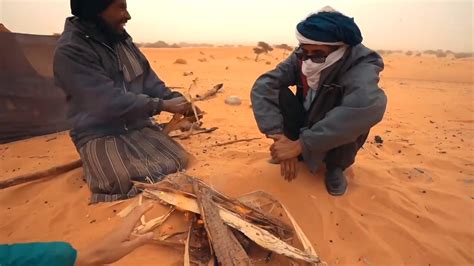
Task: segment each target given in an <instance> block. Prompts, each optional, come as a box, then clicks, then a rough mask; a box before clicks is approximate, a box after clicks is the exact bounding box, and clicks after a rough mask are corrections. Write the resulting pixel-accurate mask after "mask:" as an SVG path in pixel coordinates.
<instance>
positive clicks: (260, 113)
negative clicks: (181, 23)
mask: <svg viewBox="0 0 474 266" xmlns="http://www.w3.org/2000/svg"><path fill="white" fill-rule="evenodd" d="M383 67H384V64H383V60H382V58H381V57H380V56H379V55H378V54H377V53H376V52H374V51H372V50H370V49H368V48H367V47H365V46H364V45H362V44H359V45H356V46H354V47H351V48H349V50H348V51H347V52H346V54H345V55H344V57H343V58H342V59H341V60H340V61H339V62H338V63H336V64H335V65H333V66H331V67H329V68H327V69H325V70H323V72H322V73H321V79H320V80H321V84H320V87H319V89H318V92H317V94H316V99H315V101H314V102H313V104H312V105H311V108H310V109H309V110H308V118H307V120H308V121H307V124H306V126H305V127H304V128H302V129H301V131H300V140H301V142H302V144H303V158H304V161H305V163H306V164H307V165H308V167H309V168H310V170H312V171H316V170H317V169H318V166H319V162H321V161H322V160H323V159H324V156H325V154H326V153H327V152H328V151H329V150H331V149H333V148H336V147H339V146H341V145H344V144H347V143H351V142H354V141H355V140H356V139H357V138H358V137H359V136H360V135H362V134H364V133H367V132H368V131H369V130H370V128H371V127H373V126H374V125H375V124H377V123H378V122H380V121H381V120H382V118H383V115H384V113H385V108H386V105H387V97H386V95H385V93H384V92H383V90H382V89H380V87H379V85H378V82H379V80H380V78H379V73H380V72H381V71H382V70H383ZM301 75H302V74H301V62H300V61H299V60H298V58H297V57H296V55H295V54H294V53H293V54H291V55H290V56H289V57H288V58H287V59H286V60H285V61H283V62H281V63H280V64H279V65H278V66H277V67H276V68H275V69H274V70H271V71H269V72H267V73H265V74H263V75H262V76H260V77H259V78H258V79H257V81H256V82H255V84H254V86H253V88H252V92H251V100H252V107H253V111H254V115H255V119H256V120H257V124H258V127H259V129H260V131H261V132H262V133H264V134H267V135H271V134H277V133H282V132H283V117H282V115H281V113H280V109H279V107H278V105H279V101H278V95H279V90H280V89H282V88H288V87H289V86H293V85H296V86H297V91H298V93H297V96H298V97H299V98H300V101H303V99H302V93H301V92H302V90H303V86H304V84H302V78H301ZM328 94H332V95H335V94H337V95H340V96H338V98H340V99H338V103H336V104H335V106H331V108H329V109H328V108H325V107H324V106H325V105H328V104H327V101H326V99H324V97H319V96H318V95H328ZM331 105H332V104H331ZM324 109H326V110H324Z"/></svg>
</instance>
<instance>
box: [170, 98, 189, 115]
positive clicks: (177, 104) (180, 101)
mask: <svg viewBox="0 0 474 266" xmlns="http://www.w3.org/2000/svg"><path fill="white" fill-rule="evenodd" d="M190 110H192V108H191V103H190V102H188V100H186V98H184V97H176V98H173V99H169V100H163V111H166V112H170V113H173V114H185V113H186V112H189V111H190Z"/></svg>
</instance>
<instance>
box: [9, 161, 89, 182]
mask: <svg viewBox="0 0 474 266" xmlns="http://www.w3.org/2000/svg"><path fill="white" fill-rule="evenodd" d="M81 166H82V161H81V160H80V159H79V160H75V161H72V162H70V163H67V164H63V165H60V166H55V167H52V168H49V169H46V170H43V171H39V172H35V173H30V174H25V175H21V176H17V177H12V178H10V179H7V180H3V181H0V189H4V188H8V187H13V186H17V185H21V184H24V183H28V182H32V181H35V180H40V179H43V178H47V177H52V176H57V175H60V174H63V173H66V172H68V171H71V170H73V169H76V168H79V167H81Z"/></svg>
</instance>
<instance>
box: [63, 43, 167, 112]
mask: <svg viewBox="0 0 474 266" xmlns="http://www.w3.org/2000/svg"><path fill="white" fill-rule="evenodd" d="M54 77H55V81H56V84H57V85H58V86H59V87H61V88H62V89H63V90H64V91H65V92H66V94H67V95H68V96H69V97H72V98H75V100H74V102H75V103H76V104H78V107H79V108H80V109H81V110H84V111H86V112H88V113H90V114H92V115H94V116H96V117H99V118H103V119H106V120H109V119H122V120H130V119H136V118H143V117H145V118H146V117H150V116H152V115H153V114H154V113H156V112H159V111H161V110H160V108H162V102H160V100H153V99H152V98H150V97H149V96H148V95H145V94H135V93H132V92H127V91H125V88H124V87H120V86H119V87H117V86H115V85H114V81H113V80H112V79H111V78H110V77H109V76H108V75H107V73H106V72H105V70H104V69H103V68H102V67H101V64H100V58H98V56H97V55H96V54H95V53H93V52H92V51H88V50H86V49H84V48H83V47H80V46H72V45H66V46H62V47H60V48H58V49H57V50H56V52H55V55H54Z"/></svg>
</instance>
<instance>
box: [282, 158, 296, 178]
mask: <svg viewBox="0 0 474 266" xmlns="http://www.w3.org/2000/svg"><path fill="white" fill-rule="evenodd" d="M280 169H281V170H280V171H281V176H282V177H284V178H285V180H286V181H288V182H291V181H292V180H293V179H295V178H296V176H297V175H298V158H297V157H295V158H292V159H288V160H284V161H281V162H280Z"/></svg>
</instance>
